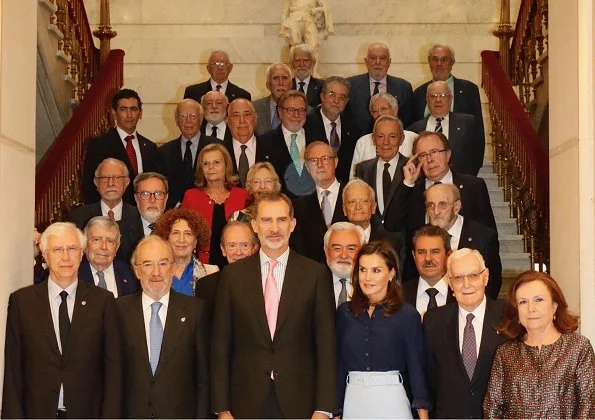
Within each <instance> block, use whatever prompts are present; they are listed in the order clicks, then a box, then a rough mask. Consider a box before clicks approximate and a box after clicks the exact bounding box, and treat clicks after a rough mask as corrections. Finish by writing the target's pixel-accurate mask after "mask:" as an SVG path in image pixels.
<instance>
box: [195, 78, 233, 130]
mask: <svg viewBox="0 0 595 420" xmlns="http://www.w3.org/2000/svg"><path fill="white" fill-rule="evenodd" d="M200 105H201V106H202V109H203V111H204V113H205V115H204V118H203V121H202V124H201V126H200V132H201V133H203V134H204V135H205V136H211V137H215V138H217V139H219V140H221V141H225V140H228V139H230V138H231V133H230V132H229V128H228V127H227V121H226V120H225V118H226V117H227V107H228V106H229V100H228V99H227V97H226V96H225V95H224V94H222V93H221V92H217V91H216V90H213V91H211V92H207V93H205V94H204V95H203V96H202V99H201V100H200Z"/></svg>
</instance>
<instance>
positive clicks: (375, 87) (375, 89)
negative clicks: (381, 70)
mask: <svg viewBox="0 0 595 420" xmlns="http://www.w3.org/2000/svg"><path fill="white" fill-rule="evenodd" d="M379 87H380V82H374V91H373V92H372V96H374V95H376V94H377V93H380V89H379Z"/></svg>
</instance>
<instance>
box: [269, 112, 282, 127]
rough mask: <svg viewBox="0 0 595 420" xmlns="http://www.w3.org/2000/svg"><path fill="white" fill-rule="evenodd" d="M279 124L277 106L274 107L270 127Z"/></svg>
mask: <svg viewBox="0 0 595 420" xmlns="http://www.w3.org/2000/svg"><path fill="white" fill-rule="evenodd" d="M280 124H281V120H280V119H279V107H275V112H273V118H272V119H271V128H272V129H275V128H277V127H279V125H280Z"/></svg>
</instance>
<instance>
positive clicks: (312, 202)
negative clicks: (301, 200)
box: [305, 191, 326, 230]
mask: <svg viewBox="0 0 595 420" xmlns="http://www.w3.org/2000/svg"><path fill="white" fill-rule="evenodd" d="M305 200H306V201H307V203H308V208H309V209H311V210H310V211H311V212H312V213H310V215H311V216H312V217H314V218H315V219H316V221H317V222H318V224H319V225H320V226H324V230H326V223H325V221H324V215H323V214H322V208H321V207H320V204H319V202H318V195H317V191H314V193H313V194H310V195H307V196H306V197H305Z"/></svg>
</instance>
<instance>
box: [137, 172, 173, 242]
mask: <svg viewBox="0 0 595 420" xmlns="http://www.w3.org/2000/svg"><path fill="white" fill-rule="evenodd" d="M167 186H168V184H167V178H165V177H164V176H163V175H161V174H159V173H157V172H144V173H142V174H139V175H138V176H137V177H136V178H134V199H135V200H136V207H137V208H138V212H139V213H140V220H141V222H142V224H143V232H144V235H145V236H148V235H150V234H151V233H153V230H154V229H155V223H157V219H159V217H161V215H162V214H163V211H164V210H165V204H166V203H167V194H168V187H167Z"/></svg>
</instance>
